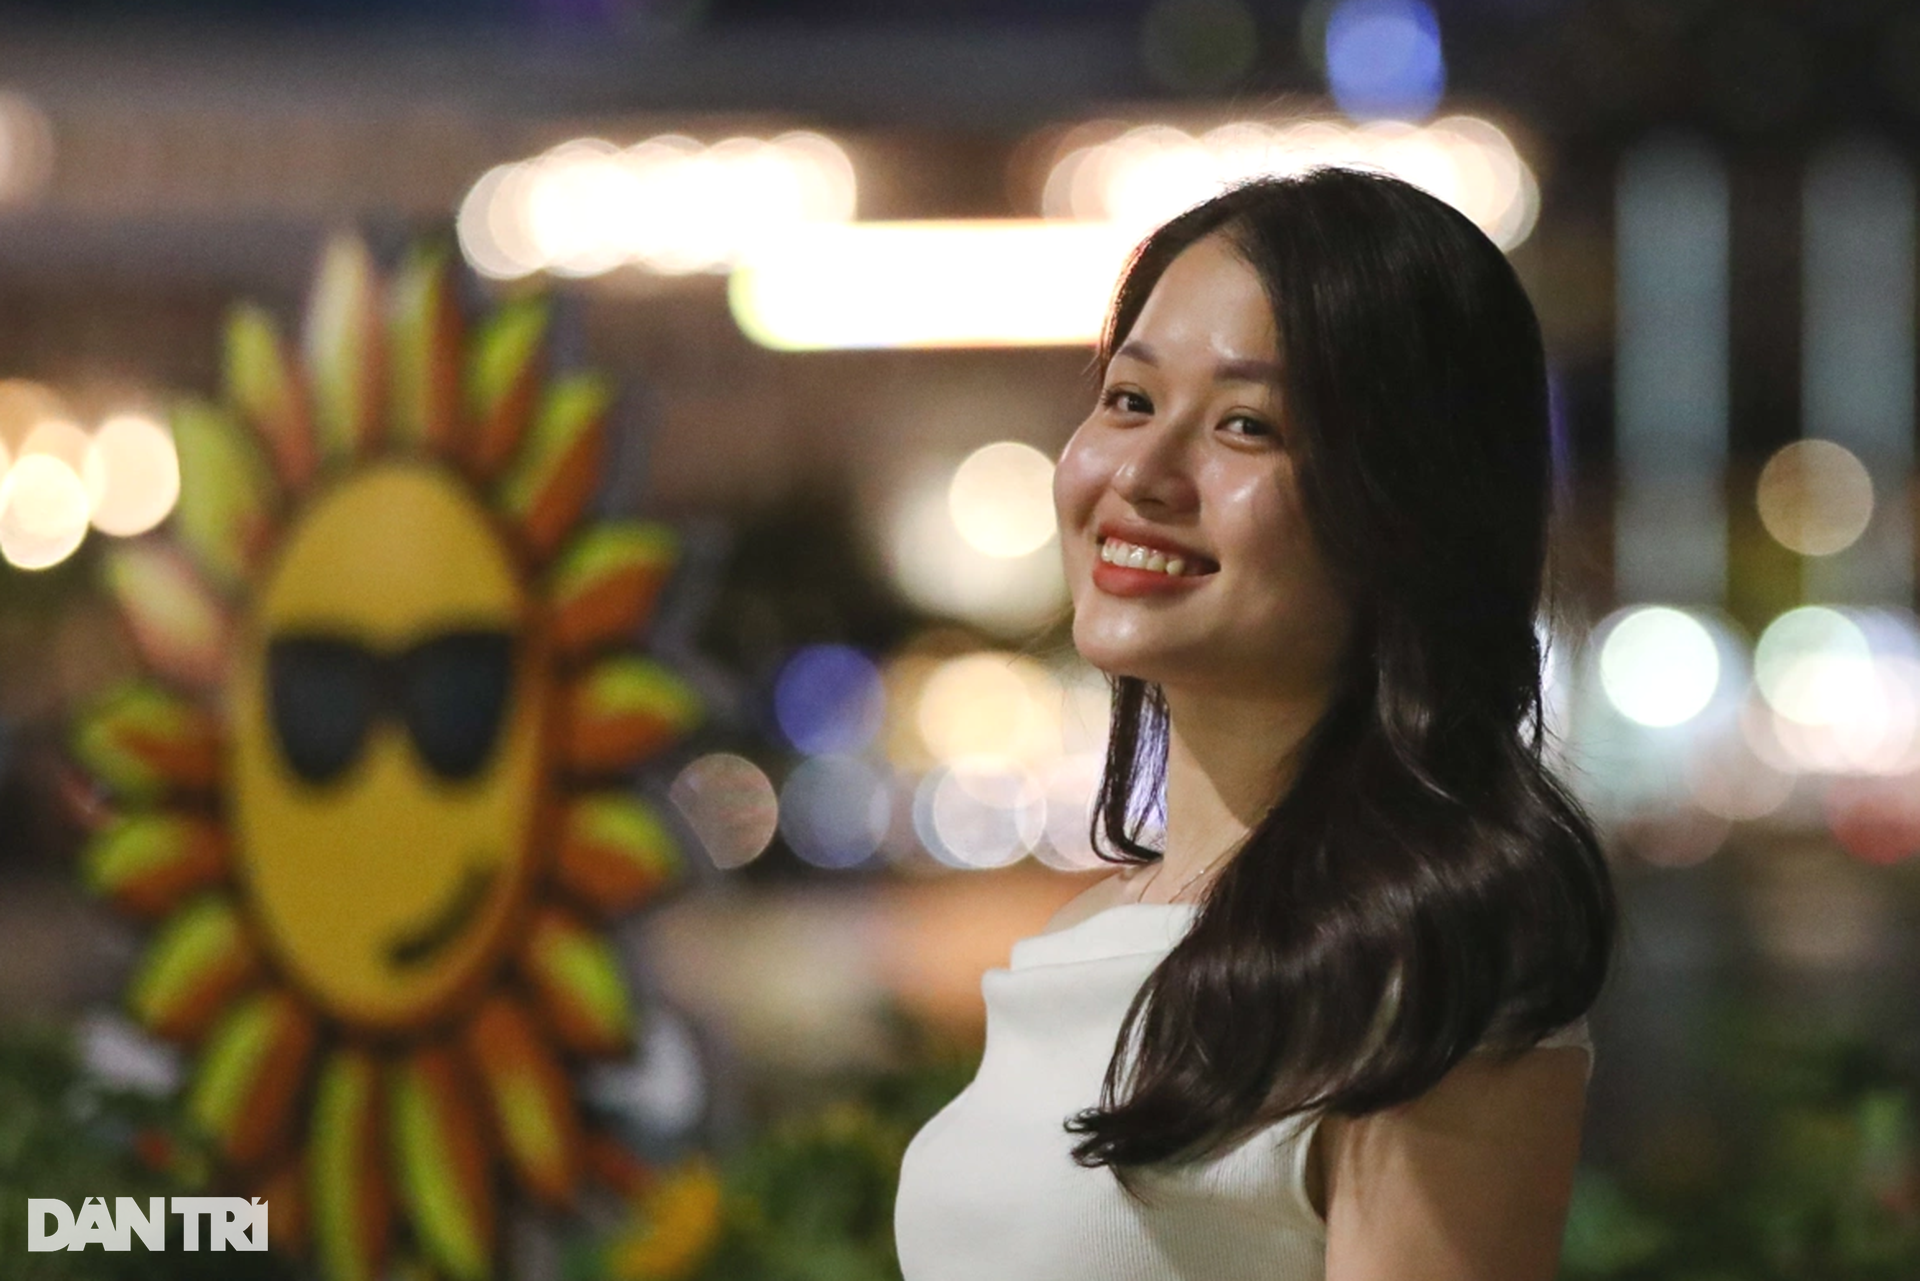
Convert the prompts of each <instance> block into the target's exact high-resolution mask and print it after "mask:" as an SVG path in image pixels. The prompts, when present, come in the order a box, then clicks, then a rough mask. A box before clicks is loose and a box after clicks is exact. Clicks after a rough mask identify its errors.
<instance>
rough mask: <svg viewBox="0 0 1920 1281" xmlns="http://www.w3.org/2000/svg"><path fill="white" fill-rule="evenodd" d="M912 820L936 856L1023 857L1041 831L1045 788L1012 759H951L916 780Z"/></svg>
mask: <svg viewBox="0 0 1920 1281" xmlns="http://www.w3.org/2000/svg"><path fill="white" fill-rule="evenodd" d="M913 820H914V830H915V831H916V832H917V833H918V834H919V836H920V839H921V841H922V843H923V844H925V845H926V847H927V849H928V851H929V852H930V853H932V854H933V855H934V857H936V858H938V859H940V860H941V861H943V862H946V863H950V864H952V865H953V866H955V867H962V868H994V867H1005V866H1007V865H1008V864H1011V863H1015V862H1018V861H1019V860H1020V859H1022V858H1024V857H1026V855H1027V854H1028V853H1029V852H1030V851H1032V850H1033V848H1034V847H1035V846H1036V845H1038V844H1039V843H1040V841H1041V839H1042V838H1043V837H1044V835H1045V834H1046V823H1047V798H1046V792H1045V789H1043V788H1042V787H1041V786H1040V784H1039V783H1038V781H1037V780H1036V779H1035V778H1034V776H1033V775H1032V774H1031V773H1029V772H1028V771H1027V770H1025V769H1022V768H1021V767H1020V766H1018V765H1016V764H1013V763H1011V762H1006V761H999V762H995V761H992V760H990V759H985V758H981V759H974V760H968V761H961V762H956V763H955V764H953V765H950V766H942V767H940V768H938V769H935V770H933V771H932V772H931V773H929V774H927V775H926V776H925V777H924V778H922V779H921V780H920V786H919V788H918V789H917V790H916V792H915V794H914V804H913Z"/></svg>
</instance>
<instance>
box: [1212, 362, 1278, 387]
mask: <svg viewBox="0 0 1920 1281" xmlns="http://www.w3.org/2000/svg"><path fill="white" fill-rule="evenodd" d="M1282 372H1283V371H1282V370H1281V368H1280V362H1279V361H1277V360H1223V361H1221V362H1220V363H1219V364H1218V365H1215V366H1214V368H1213V380H1214V381H1215V382H1222V383H1275V384H1277V383H1279V382H1281V381H1282V378H1281V374H1282Z"/></svg>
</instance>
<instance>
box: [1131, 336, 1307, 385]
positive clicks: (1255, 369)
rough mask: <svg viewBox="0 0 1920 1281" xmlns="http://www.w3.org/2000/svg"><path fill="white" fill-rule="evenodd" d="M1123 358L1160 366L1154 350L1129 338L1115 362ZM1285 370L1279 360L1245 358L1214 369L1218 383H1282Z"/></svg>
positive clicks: (1224, 363)
mask: <svg viewBox="0 0 1920 1281" xmlns="http://www.w3.org/2000/svg"><path fill="white" fill-rule="evenodd" d="M1122 356H1125V357H1127V358H1128V359H1130V360H1137V361H1139V362H1140V363H1141V364H1143V365H1155V366H1157V365H1159V363H1160V357H1159V356H1158V355H1157V354H1156V353H1155V352H1154V350H1153V348H1151V347H1149V346H1147V344H1145V343H1143V342H1140V341H1138V340H1136V339H1132V338H1129V339H1128V340H1127V341H1126V342H1124V343H1122V344H1120V347H1119V349H1118V350H1116V351H1115V352H1114V353H1113V358H1114V359H1115V360H1118V359H1120V358H1121V357H1122ZM1282 373H1283V370H1282V369H1281V366H1280V362H1279V361H1277V360H1258V359H1255V358H1253V357H1245V358H1241V359H1235V360H1223V361H1221V362H1220V363H1219V364H1217V365H1215V366H1214V367H1213V380H1214V381H1215V382H1217V383H1271V384H1275V385H1278V384H1279V383H1281V382H1282V381H1283V380H1282V377H1281V375H1282Z"/></svg>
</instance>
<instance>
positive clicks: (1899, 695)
mask: <svg viewBox="0 0 1920 1281" xmlns="http://www.w3.org/2000/svg"><path fill="white" fill-rule="evenodd" d="M1754 684H1755V686H1756V687H1757V689H1758V692H1759V694H1760V696H1761V698H1762V699H1763V700H1764V703H1765V714H1762V713H1761V712H1760V711H1759V710H1758V709H1755V711H1754V712H1753V713H1752V714H1750V715H1749V718H1748V728H1749V732H1750V734H1751V736H1752V738H1753V741H1754V747H1755V750H1756V751H1758V752H1760V753H1761V754H1762V755H1765V756H1771V757H1773V758H1774V759H1775V760H1777V761H1779V762H1780V763H1781V764H1783V765H1789V766H1792V767H1796V768H1798V769H1801V770H1805V771H1808V772H1812V773H1823V774H1869V775H1900V774H1907V773H1911V772H1913V771H1915V770H1920V635H1917V634H1916V629H1915V626H1914V622H1913V619H1912V616H1911V615H1910V614H1907V613H1905V612H1904V611H1897V612H1896V611H1892V610H1858V609H1846V610H1843V609H1837V608H1833V607H1829V606H1823V605H1808V606H1803V607H1801V608H1799V609H1793V610H1789V611H1787V612H1786V613H1784V614H1782V615H1780V616H1779V617H1778V618H1776V619H1774V621H1773V622H1772V623H1771V624H1769V625H1768V627H1767V629H1766V631H1764V632H1763V633H1761V636H1760V640H1759V642H1758V643H1757V644H1756V645H1755V646H1754Z"/></svg>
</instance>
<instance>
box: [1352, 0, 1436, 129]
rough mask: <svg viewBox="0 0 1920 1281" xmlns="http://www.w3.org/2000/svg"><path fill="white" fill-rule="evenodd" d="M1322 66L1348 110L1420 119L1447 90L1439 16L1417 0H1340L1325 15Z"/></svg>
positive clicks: (1356, 113)
mask: <svg viewBox="0 0 1920 1281" xmlns="http://www.w3.org/2000/svg"><path fill="white" fill-rule="evenodd" d="M1326 70H1327V86H1328V88H1330V89H1331V90H1332V91H1333V96H1334V100H1335V101H1336V102H1338V103H1339V104H1340V109H1341V110H1342V111H1344V112H1346V113H1347V114H1348V115H1350V116H1353V117H1355V118H1358V119H1368V118H1374V117H1381V116H1390V117H1395V118H1398V119H1409V120H1417V119H1420V118H1421V117H1424V116H1426V115H1428V114H1430V113H1431V112H1432V111H1433V109H1434V107H1435V106H1436V105H1437V104H1438V103H1439V101H1440V95H1441V94H1442V93H1443V92H1444V91H1445V89H1446V83H1447V66H1446V60H1445V58H1444V57H1443V56H1442V54H1441V50H1440V20H1439V18H1438V17H1436V16H1435V15H1434V12H1433V9H1432V7H1431V6H1429V5H1427V4H1424V3H1422V2H1421V0H1342V2H1341V3H1340V4H1338V5H1336V6H1335V7H1334V9H1333V11H1332V12H1331V13H1330V14H1328V15H1327V26H1326Z"/></svg>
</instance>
